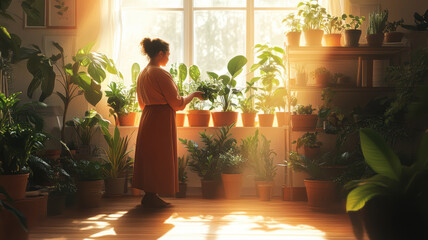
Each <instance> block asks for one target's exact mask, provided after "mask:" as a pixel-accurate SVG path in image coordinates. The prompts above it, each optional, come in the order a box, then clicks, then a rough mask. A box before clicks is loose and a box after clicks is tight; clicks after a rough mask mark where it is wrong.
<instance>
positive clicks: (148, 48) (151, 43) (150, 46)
mask: <svg viewBox="0 0 428 240" xmlns="http://www.w3.org/2000/svg"><path fill="white" fill-rule="evenodd" d="M140 45H141V48H142V52H143V54H144V55H147V56H149V57H150V58H153V57H155V56H156V54H158V53H159V51H163V52H166V51H169V44H168V43H167V42H165V41H163V40H162V39H159V38H155V39H150V38H144V39H143V40H142V41H141V42H140Z"/></svg>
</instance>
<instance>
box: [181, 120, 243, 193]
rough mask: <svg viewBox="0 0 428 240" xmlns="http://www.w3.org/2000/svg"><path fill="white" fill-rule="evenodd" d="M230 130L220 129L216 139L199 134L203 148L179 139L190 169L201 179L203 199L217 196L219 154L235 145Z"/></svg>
mask: <svg viewBox="0 0 428 240" xmlns="http://www.w3.org/2000/svg"><path fill="white" fill-rule="evenodd" d="M231 128H232V125H231V126H226V127H221V128H220V129H219V131H218V132H217V134H216V137H214V135H207V133H206V131H204V132H200V133H199V135H200V138H201V141H202V142H203V143H204V146H203V147H202V146H199V144H197V143H196V142H195V141H193V140H187V139H181V138H180V139H179V140H180V142H181V143H182V144H183V145H184V147H185V148H186V149H187V151H188V152H189V153H190V162H189V166H190V168H191V169H192V171H195V172H197V173H198V175H199V177H200V178H201V186H202V197H203V198H208V199H212V198H216V196H217V188H218V185H219V182H220V179H221V171H222V166H221V161H220V154H222V153H226V152H227V151H229V150H230V149H232V148H234V147H235V145H236V139H234V138H231V134H230V133H229V131H230V129H231Z"/></svg>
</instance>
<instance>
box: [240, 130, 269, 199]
mask: <svg viewBox="0 0 428 240" xmlns="http://www.w3.org/2000/svg"><path fill="white" fill-rule="evenodd" d="M240 152H241V154H242V156H243V158H244V159H245V160H246V161H247V162H248V163H249V164H250V166H251V167H252V168H253V170H254V173H255V178H254V180H255V182H256V190H257V194H258V196H259V197H260V200H262V201H269V200H270V198H271V196H272V190H273V179H274V178H275V175H276V170H277V166H276V165H275V164H274V156H276V153H275V152H274V151H273V149H271V148H270V141H269V140H268V139H267V138H266V137H265V136H264V135H261V138H259V131H258V130H256V132H255V134H254V136H249V137H247V138H245V139H242V141H241V145H240Z"/></svg>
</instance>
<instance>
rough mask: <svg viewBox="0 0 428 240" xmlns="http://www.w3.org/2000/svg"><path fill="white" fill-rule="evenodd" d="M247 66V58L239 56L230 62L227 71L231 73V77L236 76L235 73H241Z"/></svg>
mask: <svg viewBox="0 0 428 240" xmlns="http://www.w3.org/2000/svg"><path fill="white" fill-rule="evenodd" d="M245 64H247V58H246V57H244V56H242V55H238V56H236V57H233V58H232V59H231V60H230V61H229V63H228V64H227V70H228V71H229V73H230V75H232V76H235V73H237V72H238V71H240V70H241V69H242V68H243V67H244V66H245Z"/></svg>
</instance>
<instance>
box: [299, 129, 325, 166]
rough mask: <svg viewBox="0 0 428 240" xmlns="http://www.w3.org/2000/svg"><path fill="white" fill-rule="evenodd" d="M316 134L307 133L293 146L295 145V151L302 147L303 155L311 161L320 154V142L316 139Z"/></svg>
mask: <svg viewBox="0 0 428 240" xmlns="http://www.w3.org/2000/svg"><path fill="white" fill-rule="evenodd" d="M317 136H318V132H307V133H305V134H303V136H301V137H299V138H298V139H297V140H296V141H293V144H296V150H297V152H299V150H300V149H301V148H302V147H303V155H304V156H305V157H306V158H308V159H311V160H314V159H315V158H316V157H317V156H318V155H319V153H320V149H321V146H322V142H320V141H318V139H317Z"/></svg>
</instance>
